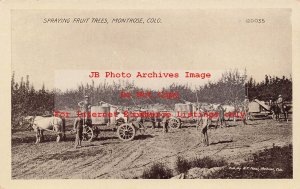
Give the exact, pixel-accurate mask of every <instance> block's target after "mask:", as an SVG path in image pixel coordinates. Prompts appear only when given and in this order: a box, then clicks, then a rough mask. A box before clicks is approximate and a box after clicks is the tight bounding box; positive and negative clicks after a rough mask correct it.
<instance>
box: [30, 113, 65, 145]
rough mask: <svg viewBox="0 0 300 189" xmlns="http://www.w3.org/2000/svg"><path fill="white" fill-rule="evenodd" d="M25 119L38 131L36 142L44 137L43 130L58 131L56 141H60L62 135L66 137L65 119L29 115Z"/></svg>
mask: <svg viewBox="0 0 300 189" xmlns="http://www.w3.org/2000/svg"><path fill="white" fill-rule="evenodd" d="M24 120H25V122H27V123H29V124H30V125H31V126H32V128H33V130H34V131H35V132H36V143H39V142H41V140H43V139H44V135H43V132H44V131H45V130H46V131H52V132H55V133H57V138H56V142H59V141H60V140H61V138H62V137H63V138H65V120H63V119H61V118H60V117H54V116H52V117H42V116H36V117H35V116H27V117H25V118H24Z"/></svg>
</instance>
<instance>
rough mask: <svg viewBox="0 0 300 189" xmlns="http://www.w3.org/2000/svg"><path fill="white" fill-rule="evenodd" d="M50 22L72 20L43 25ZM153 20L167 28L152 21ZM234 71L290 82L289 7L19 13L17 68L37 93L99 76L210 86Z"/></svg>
mask: <svg viewBox="0 0 300 189" xmlns="http://www.w3.org/2000/svg"><path fill="white" fill-rule="evenodd" d="M49 18H54V19H55V18H70V20H71V22H70V23H43V22H44V19H49ZM74 18H90V19H91V18H107V20H108V24H106V23H105V24H100V23H98V24H95V23H90V22H88V23H81V24H79V23H72V20H73V19H74ZM114 18H143V20H144V24H131V23H122V24H113V23H111V22H110V21H111V20H112V19H114ZM148 18H155V19H158V18H159V19H160V20H161V23H146V21H147V19H148ZM247 19H264V23H257V22H254V23H247V22H246V20H247ZM232 69H239V70H241V71H244V70H245V69H246V70H247V75H248V76H252V77H253V78H254V79H255V80H257V81H261V80H263V79H264V77H265V75H266V74H267V75H272V76H279V77H281V76H283V75H284V76H287V77H290V75H291V74H292V35H291V21H290V10H289V9H236V10H235V9H230V10H229V9H228V10H226V9H210V10H204V9H203V10H202V9H190V10H172V9H170V10H13V11H12V71H14V72H15V76H16V79H17V80H19V79H20V77H21V76H23V77H25V76H26V75H29V78H30V81H31V83H33V85H34V87H35V88H40V87H41V86H42V85H43V84H45V86H46V88H48V89H53V88H59V89H61V90H66V89H71V88H74V87H76V86H77V85H78V84H80V83H85V82H91V78H89V77H88V75H89V74H90V72H91V71H98V72H105V71H114V72H122V71H128V72H136V71H144V72H152V71H157V72H160V71H161V72H169V71H171V72H185V71H194V72H199V73H202V72H209V73H211V75H212V77H211V78H210V79H186V78H181V79H163V80H162V79H156V80H155V79H154V80H144V79H134V82H135V84H137V85H138V86H140V87H145V88H153V89H160V88H162V87H163V86H166V85H168V84H171V83H173V82H177V83H190V85H203V84H204V83H206V82H208V81H215V80H217V79H218V78H220V76H221V73H222V72H225V71H228V70H232ZM104 80H105V78H103V77H101V78H98V79H94V81H95V82H96V83H98V82H103V81H104ZM117 80H119V79H117ZM105 81H106V82H112V81H113V80H112V79H106V80H105Z"/></svg>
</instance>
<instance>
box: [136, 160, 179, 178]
mask: <svg viewBox="0 0 300 189" xmlns="http://www.w3.org/2000/svg"><path fill="white" fill-rule="evenodd" d="M171 177H173V173H172V170H171V169H169V168H168V167H166V166H165V165H164V164H163V163H155V164H153V165H152V166H151V167H150V168H149V169H146V170H145V171H144V172H143V175H142V178H143V179H169V178H171Z"/></svg>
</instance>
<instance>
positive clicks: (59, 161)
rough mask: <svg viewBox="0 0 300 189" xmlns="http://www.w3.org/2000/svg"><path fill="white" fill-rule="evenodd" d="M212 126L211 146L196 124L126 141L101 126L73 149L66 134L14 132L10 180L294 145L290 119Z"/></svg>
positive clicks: (131, 169)
mask: <svg viewBox="0 0 300 189" xmlns="http://www.w3.org/2000/svg"><path fill="white" fill-rule="evenodd" d="M238 125H239V126H238V127H227V128H218V129H216V130H215V129H210V130H209V132H208V135H209V139H210V146H204V145H203V144H202V142H201V134H200V132H199V131H197V130H196V129H195V127H187V126H186V127H183V128H182V129H173V130H170V131H169V133H162V129H161V128H159V129H151V128H149V129H147V130H146V133H145V134H143V135H140V134H139V132H138V133H137V134H138V135H137V137H136V138H135V139H134V140H133V141H130V142H123V141H121V140H119V139H118V138H117V135H116V133H115V132H113V131H111V130H109V129H103V130H102V132H101V133H100V136H99V138H98V139H96V140H95V141H93V142H90V143H89V142H83V147H82V148H79V149H73V146H74V140H75V136H74V135H71V134H68V133H67V140H66V141H63V142H60V143H56V142H55V136H54V135H51V134H50V133H49V132H45V137H46V140H45V142H43V143H40V144H35V143H34V142H35V134H34V132H33V131H31V132H30V131H23V132H15V133H13V134H12V178H13V179H49V178H57V179H61V178H75V179H76V178H78V179H79V178H84V179H94V178H140V176H141V175H142V173H143V170H144V169H145V168H147V167H148V166H151V165H152V164H153V163H155V162H163V163H166V164H167V166H168V167H170V168H173V169H174V166H175V163H174V162H175V160H176V157H177V156H183V157H185V158H186V159H189V158H193V157H203V156H209V157H211V158H216V159H219V158H223V159H225V160H226V161H227V162H234V163H241V162H244V161H247V160H249V159H250V158H252V154H253V153H255V152H258V151H260V150H263V149H265V148H271V147H272V146H273V144H275V145H277V146H284V145H288V144H291V143H292V122H289V123H286V122H276V121H274V120H255V121H250V122H249V125H246V126H241V123H240V122H239V123H238Z"/></svg>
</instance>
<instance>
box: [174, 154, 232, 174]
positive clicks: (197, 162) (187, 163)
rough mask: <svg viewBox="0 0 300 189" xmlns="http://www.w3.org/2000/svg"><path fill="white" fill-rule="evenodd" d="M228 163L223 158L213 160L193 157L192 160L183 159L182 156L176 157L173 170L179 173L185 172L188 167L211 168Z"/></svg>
mask: <svg viewBox="0 0 300 189" xmlns="http://www.w3.org/2000/svg"><path fill="white" fill-rule="evenodd" d="M225 165H228V164H227V162H226V161H224V160H222V159H221V160H213V159H211V158H210V157H203V158H194V159H192V160H187V159H184V158H183V157H180V156H179V157H177V160H176V163H175V170H176V171H177V172H178V173H179V174H180V173H186V172H187V171H188V170H189V169H191V168H194V167H199V168H212V167H222V166H225Z"/></svg>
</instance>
